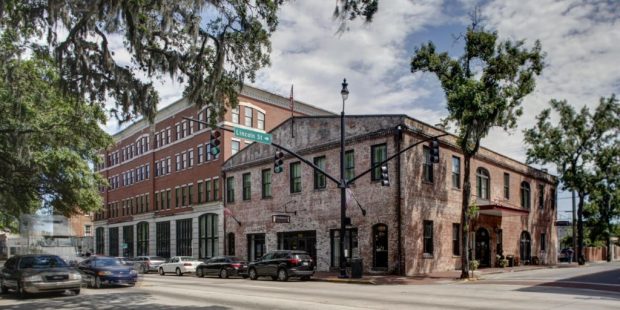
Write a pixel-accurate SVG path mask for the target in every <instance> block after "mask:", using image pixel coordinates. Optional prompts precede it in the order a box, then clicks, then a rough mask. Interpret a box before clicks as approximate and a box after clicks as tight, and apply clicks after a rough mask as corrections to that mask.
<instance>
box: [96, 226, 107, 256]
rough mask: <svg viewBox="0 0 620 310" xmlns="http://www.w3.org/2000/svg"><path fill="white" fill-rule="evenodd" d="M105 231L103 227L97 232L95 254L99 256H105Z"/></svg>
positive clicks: (98, 228)
mask: <svg viewBox="0 0 620 310" xmlns="http://www.w3.org/2000/svg"><path fill="white" fill-rule="evenodd" d="M103 234H104V229H103V227H97V229H96V230H95V242H96V245H95V253H96V254H98V255H103V254H104V253H103V249H104V246H105V245H104V240H105V239H104V235H103Z"/></svg>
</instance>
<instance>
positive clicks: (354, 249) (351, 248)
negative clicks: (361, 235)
mask: <svg viewBox="0 0 620 310" xmlns="http://www.w3.org/2000/svg"><path fill="white" fill-rule="evenodd" d="M330 239H331V252H332V253H331V266H332V267H338V266H340V229H333V230H331V231H330ZM344 253H345V257H346V258H347V264H348V263H350V260H351V258H352V257H359V256H360V253H359V248H358V245H357V228H348V229H347V230H346V232H345V239H344Z"/></svg>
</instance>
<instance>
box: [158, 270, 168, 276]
mask: <svg viewBox="0 0 620 310" xmlns="http://www.w3.org/2000/svg"><path fill="white" fill-rule="evenodd" d="M159 275H160V276H164V275H166V273H165V272H164V268H159Z"/></svg>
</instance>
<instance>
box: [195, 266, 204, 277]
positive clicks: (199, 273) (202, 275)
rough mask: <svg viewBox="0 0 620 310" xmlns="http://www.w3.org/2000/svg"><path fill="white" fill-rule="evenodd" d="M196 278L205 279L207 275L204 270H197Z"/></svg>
mask: <svg viewBox="0 0 620 310" xmlns="http://www.w3.org/2000/svg"><path fill="white" fill-rule="evenodd" d="M196 276H197V277H199V278H204V276H205V274H204V271H203V270H202V268H198V269H196Z"/></svg>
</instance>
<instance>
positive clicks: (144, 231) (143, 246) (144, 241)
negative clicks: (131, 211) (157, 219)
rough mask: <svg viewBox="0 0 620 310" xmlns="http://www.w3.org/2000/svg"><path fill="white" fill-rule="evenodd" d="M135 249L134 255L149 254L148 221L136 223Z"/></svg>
mask: <svg viewBox="0 0 620 310" xmlns="http://www.w3.org/2000/svg"><path fill="white" fill-rule="evenodd" d="M137 235H138V240H137V250H138V252H137V253H136V255H138V256H145V255H149V223H147V222H140V223H138V225H137Z"/></svg>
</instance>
